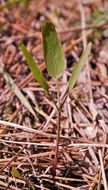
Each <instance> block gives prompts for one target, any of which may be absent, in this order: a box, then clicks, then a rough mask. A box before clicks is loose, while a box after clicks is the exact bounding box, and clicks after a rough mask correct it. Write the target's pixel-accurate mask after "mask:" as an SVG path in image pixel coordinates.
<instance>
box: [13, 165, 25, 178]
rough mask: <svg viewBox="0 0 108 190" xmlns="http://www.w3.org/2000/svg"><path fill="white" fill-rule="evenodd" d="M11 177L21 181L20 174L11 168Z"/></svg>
mask: <svg viewBox="0 0 108 190" xmlns="http://www.w3.org/2000/svg"><path fill="white" fill-rule="evenodd" d="M12 175H13V177H15V178H18V179H23V177H22V175H21V174H20V172H19V171H18V170H17V169H16V168H14V167H13V168H12Z"/></svg>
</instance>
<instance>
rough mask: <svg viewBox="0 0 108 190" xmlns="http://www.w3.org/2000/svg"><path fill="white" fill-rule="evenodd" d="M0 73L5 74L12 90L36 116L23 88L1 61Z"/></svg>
mask: <svg viewBox="0 0 108 190" xmlns="http://www.w3.org/2000/svg"><path fill="white" fill-rule="evenodd" d="M0 74H2V75H3V77H4V78H5V80H6V83H7V84H8V85H9V86H10V88H11V90H12V91H13V92H14V93H15V95H16V96H17V97H18V98H19V100H20V101H21V102H22V104H23V105H24V106H25V107H26V108H27V109H28V110H29V111H30V112H31V113H32V114H33V115H34V116H35V117H36V114H35V112H34V111H33V109H32V106H31V105H30V103H29V102H28V100H27V99H26V98H25V96H24V95H23V93H22V92H21V90H20V89H19V88H18V86H17V85H16V84H15V82H14V80H13V79H12V78H11V76H10V75H9V73H7V72H6V71H5V70H4V65H3V63H2V62H1V61H0Z"/></svg>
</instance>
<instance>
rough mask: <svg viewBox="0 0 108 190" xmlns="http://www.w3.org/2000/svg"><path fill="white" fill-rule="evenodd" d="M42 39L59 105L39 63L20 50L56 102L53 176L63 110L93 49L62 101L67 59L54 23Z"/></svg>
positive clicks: (82, 60)
mask: <svg viewBox="0 0 108 190" xmlns="http://www.w3.org/2000/svg"><path fill="white" fill-rule="evenodd" d="M42 37H43V52H44V59H45V64H46V67H47V71H48V74H49V76H51V77H53V78H54V79H55V80H56V87H57V97H58V101H57V103H56V102H55V101H54V99H53V97H52V95H51V93H50V91H49V85H48V83H47V81H46V79H45V78H44V76H43V74H42V72H41V71H40V69H39V67H38V65H37V63H36V62H35V61H34V59H33V57H32V56H31V54H30V53H29V51H28V50H27V48H26V47H25V46H24V44H21V46H20V48H21V50H22V52H23V54H24V56H25V58H26V60H27V62H28V65H29V68H30V69H31V71H32V72H33V74H34V76H35V78H36V80H37V81H38V83H39V84H40V86H41V87H42V88H43V89H44V90H45V92H46V93H47V95H48V96H49V98H51V100H52V101H53V102H54V104H55V106H56V108H57V111H58V121H57V140H56V148H55V157H54V162H53V174H54V175H55V174H56V168H57V164H58V151H59V142H60V125H61V110H62V107H63V105H64V103H65V101H66V98H67V97H68V96H69V93H70V92H71V91H72V89H73V87H74V85H75V83H76V81H77V78H78V76H79V74H80V71H81V69H82V68H83V66H84V63H85V62H86V60H87V58H88V55H89V52H90V49H91V46H92V44H91V42H90V43H89V44H88V45H87V48H86V50H85V51H84V52H83V53H82V55H81V57H80V60H79V62H78V63H77V64H76V66H75V68H74V69H73V71H72V74H71V76H70V78H69V81H68V84H67V91H66V93H65V95H64V98H63V100H62V101H61V99H60V87H59V79H60V77H62V76H63V73H64V70H65V66H66V64H65V57H64V53H63V49H62V47H61V43H60V40H59V38H58V35H57V32H56V30H55V27H54V25H53V24H52V23H49V22H47V23H46V24H45V25H44V26H43V28H42Z"/></svg>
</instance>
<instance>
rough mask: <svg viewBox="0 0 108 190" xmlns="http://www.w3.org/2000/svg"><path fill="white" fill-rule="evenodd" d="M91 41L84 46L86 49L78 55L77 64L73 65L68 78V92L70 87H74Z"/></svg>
mask: <svg viewBox="0 0 108 190" xmlns="http://www.w3.org/2000/svg"><path fill="white" fill-rule="evenodd" d="M91 46H92V43H91V42H90V43H89V44H88V46H87V48H86V50H85V51H84V52H83V54H82V55H81V57H80V60H79V62H78V63H77V65H76V66H75V68H74V70H73V71H72V74H71V77H70V79H69V92H70V91H71V90H72V88H73V87H74V85H75V83H76V81H77V78H78V76H79V74H80V72H81V69H82V68H83V66H84V64H85V62H86V60H87V58H88V55H89V53H90V49H91Z"/></svg>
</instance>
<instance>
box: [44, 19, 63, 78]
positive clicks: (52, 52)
mask: <svg viewBox="0 0 108 190" xmlns="http://www.w3.org/2000/svg"><path fill="white" fill-rule="evenodd" d="M42 36H43V52H44V58H45V63H46V66H47V70H48V74H49V75H50V76H51V77H54V78H56V79H58V78H59V77H61V76H62V75H63V72H64V69H65V58H64V53H63V49H62V47H61V43H60V40H59V38H58V36H57V33H56V30H55V27H54V26H53V24H51V23H48V22H47V23H46V24H45V25H44V26H43V28H42Z"/></svg>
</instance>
